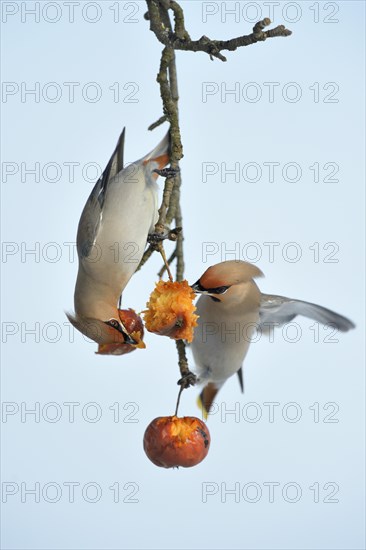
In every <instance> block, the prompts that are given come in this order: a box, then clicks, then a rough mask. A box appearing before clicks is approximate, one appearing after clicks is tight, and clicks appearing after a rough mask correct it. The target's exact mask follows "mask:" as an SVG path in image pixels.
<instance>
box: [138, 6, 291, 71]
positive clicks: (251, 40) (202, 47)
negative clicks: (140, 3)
mask: <svg viewBox="0 0 366 550" xmlns="http://www.w3.org/2000/svg"><path fill="white" fill-rule="evenodd" d="M146 2H147V6H148V9H149V20H150V30H151V31H153V33H154V34H155V36H156V37H157V39H158V40H159V41H160V42H161V43H162V44H164V46H169V47H171V48H173V49H174V50H184V51H191V52H205V53H207V54H208V55H209V56H210V57H211V58H213V57H217V58H218V59H220V60H221V61H226V60H227V59H226V57H225V56H224V55H222V54H221V53H220V52H221V51H222V50H228V51H235V50H236V49H237V48H241V47H243V46H250V45H252V44H255V43H256V42H263V41H264V40H266V39H267V38H277V37H279V36H283V37H285V36H290V35H291V34H292V32H291V31H290V30H288V29H286V27H285V26H284V25H279V26H278V27H276V28H274V29H270V30H268V31H264V28H265V27H268V26H269V25H270V24H271V20H270V19H268V17H266V18H265V19H263V20H262V21H259V22H258V23H256V24H255V25H254V27H253V32H252V33H251V34H248V35H243V36H238V37H237V38H232V39H231V40H211V39H210V38H208V37H207V36H201V38H200V39H199V40H191V38H190V36H189V34H188V32H187V30H186V28H185V24H184V13H183V10H182V8H181V7H180V6H179V4H178V3H177V2H175V1H174V0H170V1H169V0H164V2H163V4H164V7H165V8H166V9H171V10H172V11H173V13H174V32H173V31H172V29H171V26H170V27H169V26H166V25H165V24H164V21H162V18H161V9H160V8H161V2H162V0H146Z"/></svg>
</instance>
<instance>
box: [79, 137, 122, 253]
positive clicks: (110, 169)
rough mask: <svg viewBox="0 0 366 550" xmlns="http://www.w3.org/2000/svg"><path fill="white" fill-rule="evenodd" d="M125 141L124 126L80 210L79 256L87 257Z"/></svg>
mask: <svg viewBox="0 0 366 550" xmlns="http://www.w3.org/2000/svg"><path fill="white" fill-rule="evenodd" d="M124 143H125V128H123V130H122V132H121V135H120V136H119V139H118V142H117V145H116V148H115V150H114V151H113V154H112V156H111V158H110V160H109V162H108V164H107V166H106V168H105V170H104V172H103V174H102V175H101V176H100V178H99V180H98V181H97V183H96V184H95V186H94V188H93V190H92V192H91V193H90V196H89V198H88V200H87V202H86V204H85V206H84V210H83V211H82V214H81V217H80V221H79V227H78V234H77V250H78V254H79V256H80V257H84V258H85V257H88V256H89V254H90V252H91V249H92V247H93V245H94V243H95V241H96V237H97V234H98V230H99V227H100V222H101V219H102V215H103V205H104V201H105V197H106V194H107V191H108V184H109V182H110V181H111V180H112V179H113V178H114V177H115V176H116V175H117V174H118V173H119V172H120V171H121V170H123V151H124Z"/></svg>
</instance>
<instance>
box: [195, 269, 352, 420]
mask: <svg viewBox="0 0 366 550" xmlns="http://www.w3.org/2000/svg"><path fill="white" fill-rule="evenodd" d="M261 276H263V273H262V272H261V271H260V269H258V267H256V266H255V265H252V264H250V263H248V262H243V261H235V260H233V261H227V262H222V263H219V264H216V265H213V266H211V267H209V268H208V269H207V270H206V271H205V272H204V274H203V275H202V276H201V277H200V279H198V281H197V282H196V283H195V284H194V285H192V288H193V290H194V291H195V292H197V293H199V294H202V296H200V298H199V300H198V302H197V312H196V313H197V314H198V315H199V319H198V326H197V327H196V328H195V332H194V339H193V342H192V352H193V357H194V361H195V364H196V367H197V369H196V370H197V374H198V381H199V382H201V383H203V384H205V386H204V388H203V390H202V392H201V395H200V401H201V405H202V407H203V410H204V412H206V414H207V413H208V412H209V411H210V408H211V406H212V403H213V401H214V399H215V396H216V394H217V392H218V391H219V389H220V388H221V386H222V385H223V384H224V383H225V381H226V380H227V379H228V378H229V377H230V376H232V375H233V374H235V373H237V374H238V377H239V382H240V386H241V390H242V391H243V374H242V364H243V361H244V358H245V356H246V353H247V351H248V348H249V344H250V338H251V336H252V335H253V333H254V331H255V329H256V327H259V328H260V329H261V330H264V331H265V330H266V329H267V331H268V329H269V327H270V326H271V325H276V326H279V325H283V324H285V323H288V322H289V321H291V320H292V319H293V318H294V317H296V316H297V315H303V316H304V317H309V318H310V319H314V320H315V321H317V322H319V323H322V324H324V325H328V324H331V325H332V326H334V327H336V328H337V329H338V330H340V331H341V332H347V331H348V330H350V329H352V328H354V327H355V325H354V324H353V323H352V321H350V320H349V319H347V318H346V317H343V316H342V315H339V314H338V313H335V312H334V311H331V310H329V309H326V308H324V307H322V306H318V305H315V304H311V303H308V302H303V301H301V300H293V299H291V298H284V297H283V296H274V295H270V294H262V293H261V292H260V290H259V288H258V287H257V285H256V283H255V282H254V280H253V279H254V278H255V277H261ZM230 331H231V334H230Z"/></svg>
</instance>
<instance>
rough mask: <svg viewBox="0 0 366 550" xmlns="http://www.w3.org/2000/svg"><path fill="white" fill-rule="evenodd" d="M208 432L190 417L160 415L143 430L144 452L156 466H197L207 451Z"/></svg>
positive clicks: (209, 439)
mask: <svg viewBox="0 0 366 550" xmlns="http://www.w3.org/2000/svg"><path fill="white" fill-rule="evenodd" d="M210 441H211V438H210V433H209V431H208V428H207V426H206V424H205V423H204V422H202V420H200V419H199V418H196V417H194V416H184V417H183V418H178V417H177V416H160V417H158V418H155V420H153V421H152V422H151V423H150V424H149V425H148V427H147V428H146V431H145V435H144V451H145V453H146V454H147V456H148V458H149V459H150V460H151V462H153V463H154V464H155V465H156V466H160V467H162V468H175V467H178V466H183V468H190V467H191V466H196V465H197V464H199V463H200V462H201V461H202V460H203V459H204V458H205V457H206V455H207V453H208V450H209V448H210Z"/></svg>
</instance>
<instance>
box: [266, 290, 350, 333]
mask: <svg viewBox="0 0 366 550" xmlns="http://www.w3.org/2000/svg"><path fill="white" fill-rule="evenodd" d="M297 315H303V316H304V317H308V318H309V319H313V320H314V321H317V322H318V323H322V324H323V325H334V326H335V327H336V328H337V329H338V330H340V331H341V332H347V331H348V330H350V329H352V328H354V327H355V325H354V323H353V322H352V321H350V319H347V317H343V315H339V314H338V313H336V312H335V311H332V310H330V309H327V308H325V307H322V306H318V305H317V304H311V303H310V302H303V301H302V300H293V299H291V298H285V297H284V296H274V295H270V294H262V300H261V305H260V310H259V319H260V326H261V328H262V329H263V330H265V329H266V327H267V328H268V325H271V324H274V323H277V324H280V325H283V324H285V323H288V322H290V321H291V320H292V319H294V317H296V316H297Z"/></svg>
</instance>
